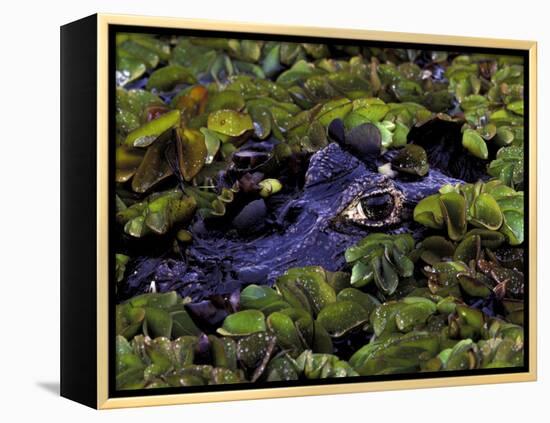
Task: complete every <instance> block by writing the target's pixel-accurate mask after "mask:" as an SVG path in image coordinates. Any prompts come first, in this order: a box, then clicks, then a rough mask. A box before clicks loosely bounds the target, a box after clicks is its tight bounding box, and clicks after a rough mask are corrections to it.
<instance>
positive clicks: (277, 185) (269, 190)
mask: <svg viewBox="0 0 550 423" xmlns="http://www.w3.org/2000/svg"><path fill="white" fill-rule="evenodd" d="M258 185H259V186H260V192H259V194H260V196H261V197H264V198H267V197H270V196H271V195H273V194H277V193H278V192H279V191H281V189H282V188H283V185H282V184H281V182H280V181H279V180H278V179H273V178H269V179H264V180H263V181H260V183H259V184H258Z"/></svg>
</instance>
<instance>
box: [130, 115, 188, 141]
mask: <svg viewBox="0 0 550 423" xmlns="http://www.w3.org/2000/svg"><path fill="white" fill-rule="evenodd" d="M179 122H180V112H179V110H172V111H170V112H168V113H165V114H163V115H161V116H159V117H158V118H156V119H154V120H152V121H150V122H147V123H145V124H144V125H142V126H140V127H139V128H138V129H136V130H134V131H132V132H130V133H129V134H128V136H127V137H126V141H125V143H126V145H127V146H128V147H148V146H149V145H151V144H152V143H153V142H155V141H156V139H157V138H158V137H159V136H160V135H161V134H163V133H164V132H166V131H168V130H169V129H171V128H174V127H176V126H177V125H179Z"/></svg>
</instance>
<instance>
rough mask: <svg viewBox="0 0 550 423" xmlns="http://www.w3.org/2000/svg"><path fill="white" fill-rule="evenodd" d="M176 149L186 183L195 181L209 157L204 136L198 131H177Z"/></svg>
mask: <svg viewBox="0 0 550 423" xmlns="http://www.w3.org/2000/svg"><path fill="white" fill-rule="evenodd" d="M176 148H177V154H178V164H179V169H180V172H181V175H182V176H183V178H184V179H185V180H186V181H190V180H191V179H193V178H194V177H195V176H196V175H197V174H198V173H199V172H200V170H201V169H202V167H203V166H204V164H205V163H206V159H207V157H208V150H207V147H206V143H205V138H204V135H203V134H202V133H201V132H200V131H197V130H192V129H178V130H176Z"/></svg>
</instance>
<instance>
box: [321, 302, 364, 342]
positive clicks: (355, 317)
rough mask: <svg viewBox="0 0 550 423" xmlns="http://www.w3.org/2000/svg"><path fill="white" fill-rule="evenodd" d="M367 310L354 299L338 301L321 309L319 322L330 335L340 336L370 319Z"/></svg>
mask: <svg viewBox="0 0 550 423" xmlns="http://www.w3.org/2000/svg"><path fill="white" fill-rule="evenodd" d="M368 317H369V315H368V313H367V311H366V310H365V309H364V308H363V307H362V306H361V305H359V304H358V303H357V302H354V301H336V302H334V303H331V304H328V305H326V306H325V307H323V308H322V309H321V311H320V312H319V315H318V316H317V322H319V324H320V325H321V326H323V328H325V330H326V331H327V332H328V333H329V335H330V336H333V337H336V338H338V337H340V336H342V335H344V334H345V333H347V332H348V331H350V330H352V329H354V328H356V327H357V326H360V325H362V324H363V323H365V322H366V321H367V320H368Z"/></svg>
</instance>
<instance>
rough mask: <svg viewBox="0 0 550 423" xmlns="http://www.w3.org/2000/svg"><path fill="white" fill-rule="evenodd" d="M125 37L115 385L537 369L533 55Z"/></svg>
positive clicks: (115, 229)
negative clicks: (531, 234)
mask: <svg viewBox="0 0 550 423" xmlns="http://www.w3.org/2000/svg"><path fill="white" fill-rule="evenodd" d="M113 42H114V45H112V48H114V50H115V51H114V54H113V55H112V56H111V57H112V58H113V60H111V62H112V63H111V68H110V69H111V70H112V72H111V74H110V78H112V81H111V82H112V87H113V89H112V91H111V94H110V95H111V96H112V97H113V100H112V103H111V104H112V105H113V106H114V107H113V108H111V109H110V110H111V112H110V113H111V122H112V125H111V127H112V130H111V139H110V145H111V148H112V151H111V157H112V161H111V163H112V168H111V171H110V176H109V178H110V183H111V187H112V190H111V193H110V196H111V198H110V201H111V202H112V207H111V209H112V213H111V221H110V238H111V239H110V254H111V262H112V265H111V275H110V286H111V295H110V298H111V302H112V304H111V309H110V314H109V319H110V320H111V322H112V325H111V328H112V330H111V332H110V334H109V336H110V340H111V341H112V344H113V345H114V348H113V349H112V350H111V354H112V357H111V359H112V362H111V363H112V367H111V374H112V375H113V378H114V382H113V385H112V386H114V390H115V391H116V392H120V391H122V392H124V393H129V392H132V391H136V392H137V391H140V392H145V391H144V390H148V391H147V392H156V393H160V392H162V389H164V388H179V389H181V392H185V391H186V389H188V390H192V389H193V388H194V387H200V386H207V385H211V386H214V385H223V386H227V387H229V386H239V387H240V388H241V389H242V388H243V387H244V388H246V387H250V388H258V387H269V386H300V385H303V384H310V385H311V384H312V383H327V382H329V383H334V381H338V383H354V382H357V381H368V380H371V379H369V378H378V379H376V380H384V378H389V379H391V380H396V379H397V380H398V379H400V378H411V377H426V375H433V376H434V377H435V376H438V375H439V376H451V375H455V374H456V375H464V374H469V375H475V374H486V373H483V372H488V371H493V372H500V371H502V372H505V371H508V372H509V371H513V370H514V369H517V371H518V372H519V371H523V370H524V369H525V367H524V366H525V361H524V357H525V358H526V354H524V336H525V335H526V333H527V332H526V331H525V332H524V325H527V324H528V322H527V321H526V319H524V316H525V315H526V309H527V307H528V304H527V303H526V301H525V296H526V292H527V290H528V280H527V273H526V272H527V253H528V252H527V247H526V244H527V240H526V234H527V230H526V228H527V225H528V222H526V219H525V216H526V213H527V209H526V208H527V201H526V197H527V192H525V193H524V188H526V187H527V186H528V185H527V177H528V175H527V172H526V169H525V163H524V157H527V142H526V141H524V140H525V139H526V138H527V134H526V133H525V132H526V131H525V130H524V129H525V128H524V105H525V104H527V102H526V100H525V98H524V97H525V96H526V94H525V93H526V92H525V93H524V85H525V83H524V78H525V75H526V68H525V66H526V63H524V61H525V56H524V55H521V54H513V52H508V51H504V50H503V51H498V50H493V51H480V50H479V49H478V50H475V49H461V48H459V47H456V48H448V49H443V48H442V47H441V46H440V47H438V48H437V49H434V48H429V46H427V47H425V48H424V47H422V46H419V45H409V46H407V45H402V44H401V45H397V44H390V43H385V44H384V43H369V42H368V41H355V42H352V41H338V40H332V41H330V40H318V39H308V38H303V39H302V40H299V39H289V38H288V37H287V38H284V37H279V38H277V37H276V36H264V37H261V36H259V35H249V37H248V39H247V38H246V36H241V37H235V35H234V34H233V35H232V34H227V35H226V36H221V35H220V34H211V33H209V32H208V31H206V32H204V31H203V32H202V33H200V32H198V31H195V32H194V33H189V32H188V33H185V32H182V31H180V32H178V31H176V30H174V31H173V32H172V33H170V32H168V31H166V30H164V31H157V32H156V33H155V32H148V33H145V32H139V31H136V32H118V33H116V37H114V41H113ZM526 88H527V87H526ZM372 380H374V379H372ZM235 384H236V385H235ZM210 389H212V388H210Z"/></svg>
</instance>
